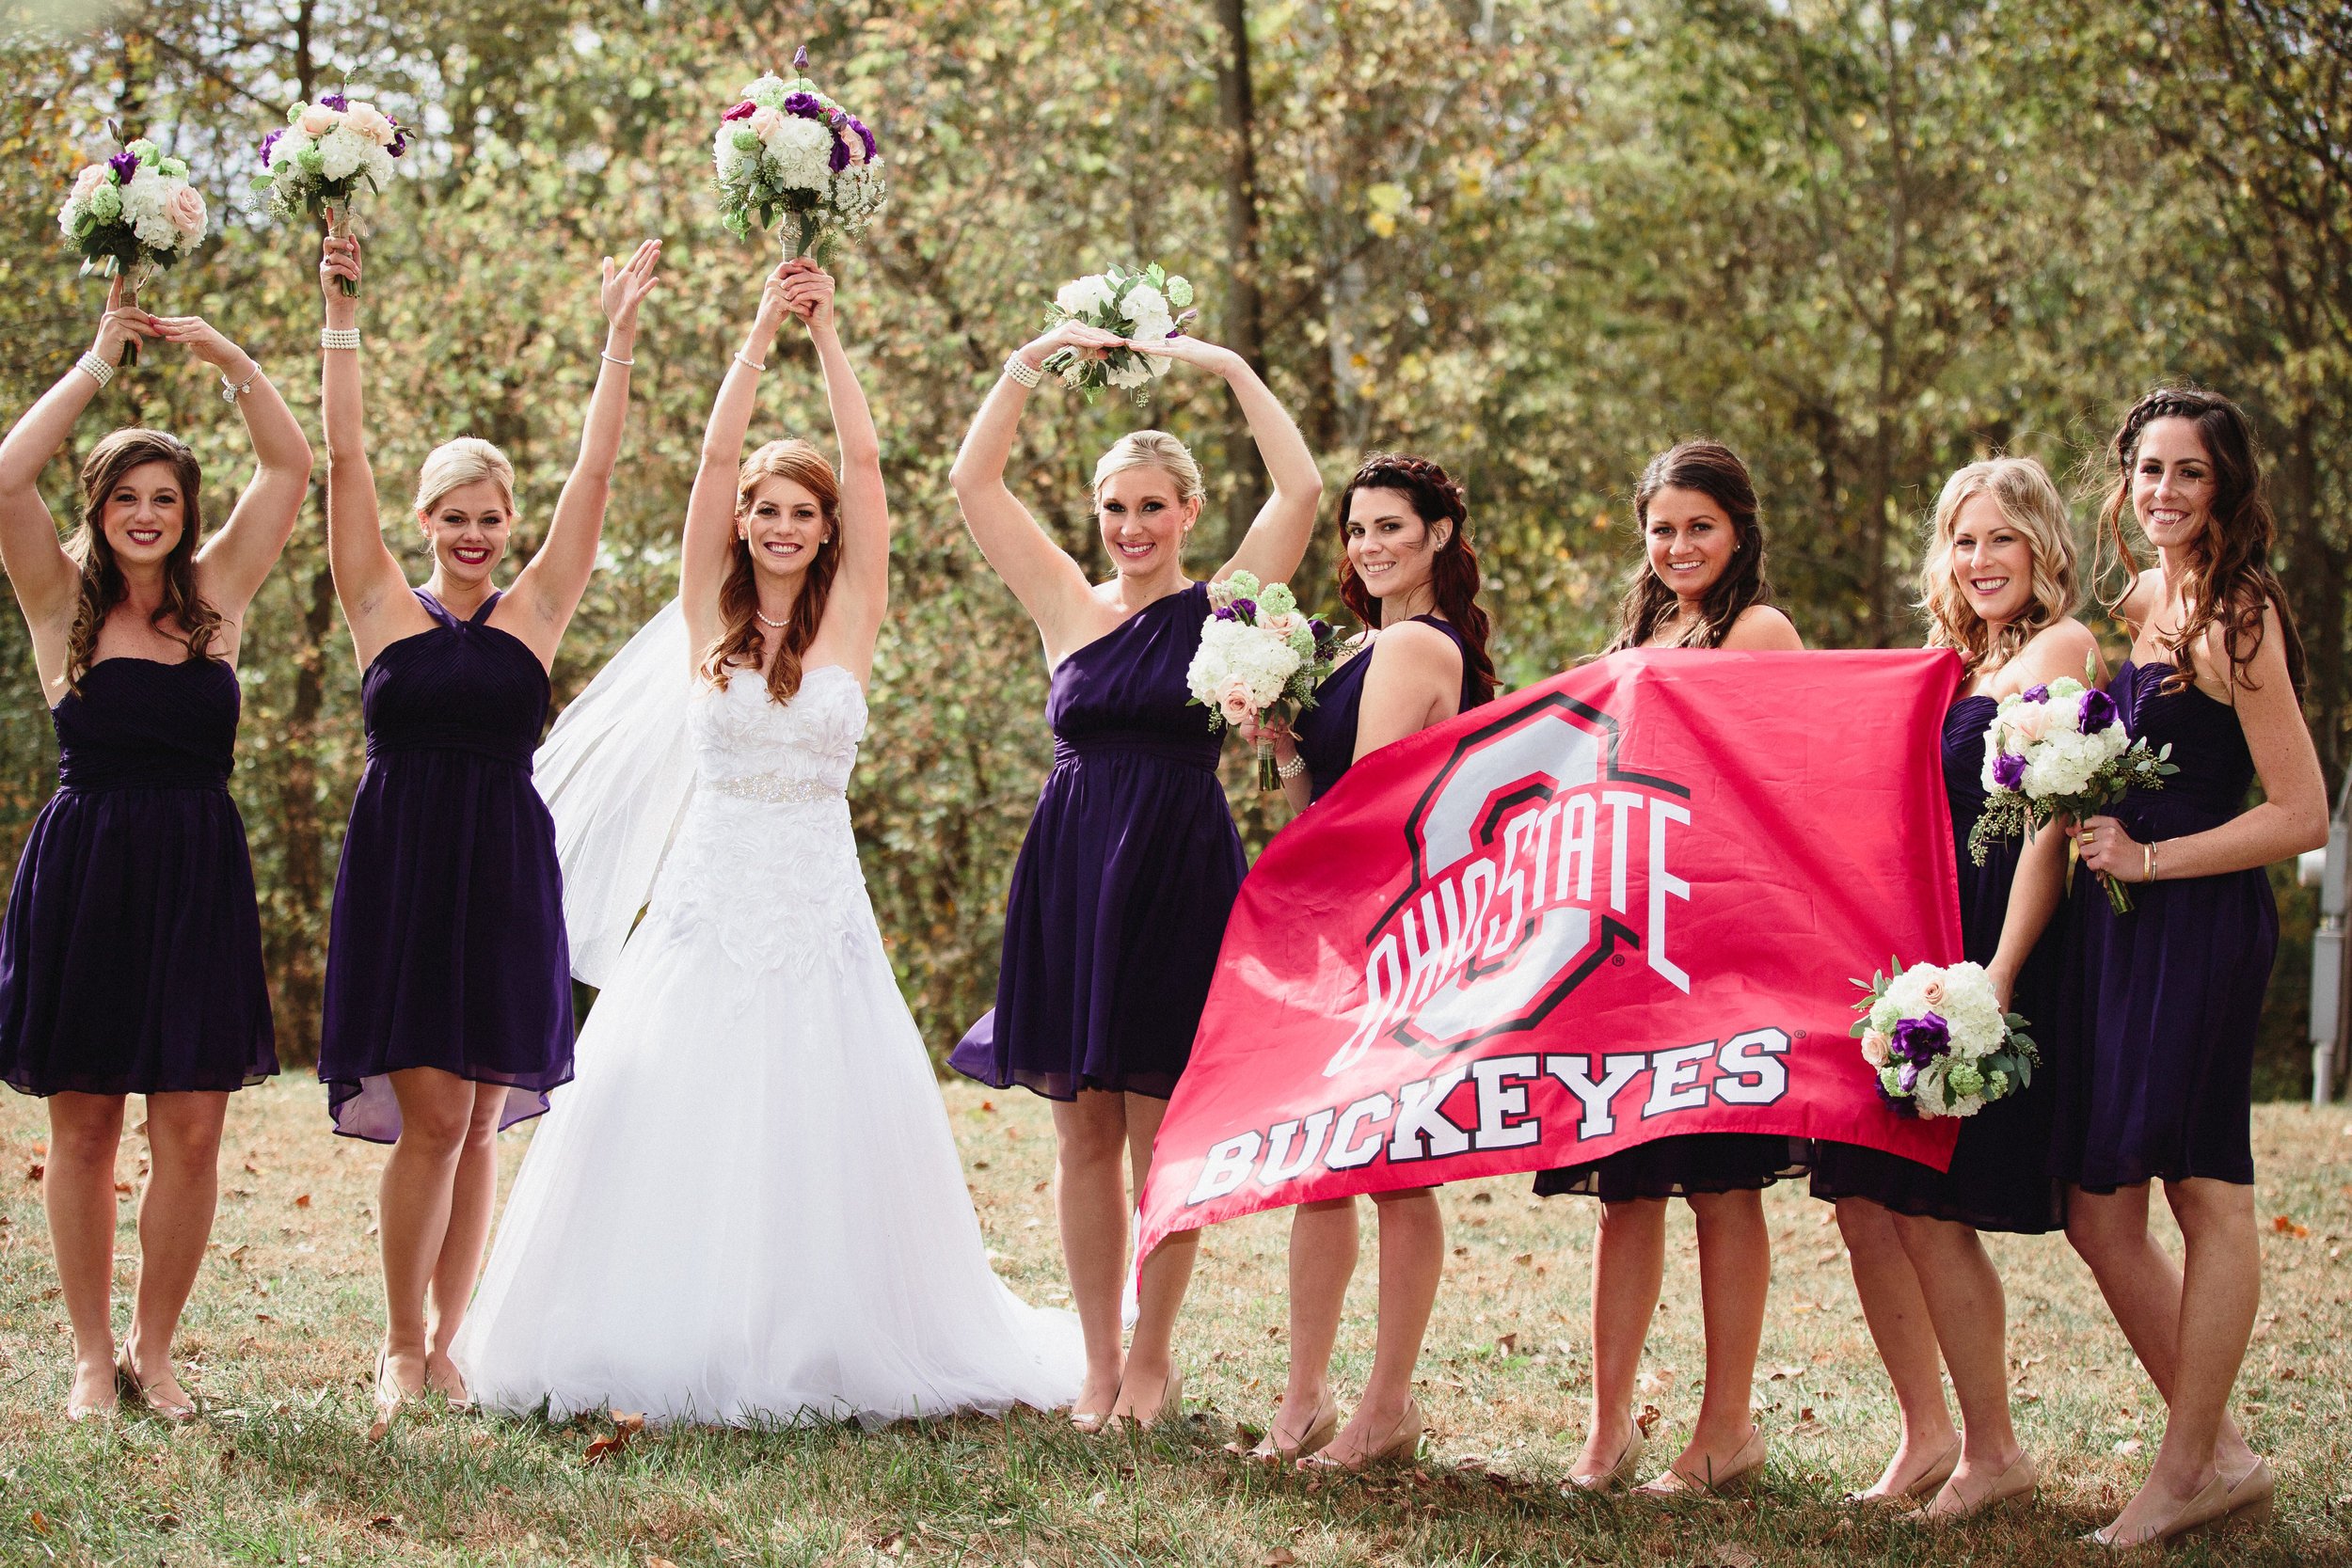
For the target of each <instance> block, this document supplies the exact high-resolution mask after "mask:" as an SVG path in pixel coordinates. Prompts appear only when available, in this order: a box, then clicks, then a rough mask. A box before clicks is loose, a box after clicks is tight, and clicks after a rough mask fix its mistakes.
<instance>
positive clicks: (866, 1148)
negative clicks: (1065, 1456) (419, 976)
mask: <svg viewBox="0 0 2352 1568" xmlns="http://www.w3.org/2000/svg"><path fill="white" fill-rule="evenodd" d="M665 613H666V614H668V615H669V616H670V617H671V618H672V619H673V620H675V608H673V610H670V611H668V612H665ZM670 630H671V636H670V638H669V641H668V642H667V643H665V645H664V647H663V648H662V650H661V652H662V654H663V657H679V655H680V652H682V649H683V633H682V631H678V630H677V629H676V628H675V626H673V627H671V628H670ZM656 632H657V627H654V626H649V627H648V628H647V631H646V632H645V633H644V634H641V638H650V637H654V636H655V634H656ZM623 657H628V655H626V654H625V655H624V656H623ZM682 667H683V662H682V659H681V663H680V665H679V666H677V668H682ZM601 679H602V677H601V676H600V677H599V680H601ZM688 689H689V688H688V686H687V684H686V683H685V682H682V681H679V682H675V683H672V697H671V701H670V704H669V707H670V709H671V711H672V712H673V713H675V708H676V705H677V703H678V701H680V700H683V702H684V704H685V725H684V729H685V734H686V736H688V737H689V739H690V740H691V754H692V759H693V769H692V781H691V796H690V797H688V798H687V800H686V804H685V807H684V811H683V813H682V815H678V816H675V833H674V834H671V835H669V836H668V839H667V843H666V846H663V847H664V848H665V850H666V852H665V853H664V854H663V855H662V856H661V858H660V870H659V874H658V876H656V877H654V879H653V882H652V893H651V897H650V900H649V902H648V903H647V906H646V910H645V914H644V920H643V922H642V923H640V924H639V925H637V927H636V928H635V929H634V930H633V931H630V932H628V936H627V941H626V944H625V945H621V946H619V947H618V956H617V958H613V959H612V960H611V966H610V972H609V974H602V975H599V976H596V977H597V978H601V979H603V980H604V981H605V986H604V989H603V990H602V993H601V994H600V995H599V996H598V997H597V999H596V1006H595V1008H594V1010H593V1011H592V1012H591V1013H590V1015H589V1019H588V1023H587V1026H586V1028H585V1029H584V1030H582V1032H581V1034H580V1041H579V1047H578V1052H577V1076H576V1077H575V1079H574V1081H573V1082H572V1083H571V1084H569V1085H565V1086H564V1087H563V1088H560V1089H558V1090H556V1091H555V1094H554V1096H553V1100H554V1107H553V1109H552V1110H551V1111H550V1112H549V1113H548V1116H547V1117H546V1118H545V1119H544V1120H542V1121H541V1122H540V1124H539V1128H538V1131H537V1132H536V1133H535V1135H534V1136H533V1137H532V1142H531V1148H530V1151H529V1153H528V1155H527V1156H526V1157H525V1159H524V1161H523V1166H522V1170H521V1172H520V1174H519V1175H518V1176H517V1177H516V1181H515V1188H514V1194H513V1196H512V1197H511V1198H510V1199H509V1200H508V1203H507V1206H506V1212H505V1216H504V1218H503V1220H502V1221H501V1224H500V1227H499V1230H498V1236H497V1241H496V1243H495V1244H494V1246H493V1247H492V1249H491V1254H490V1259H489V1263H488V1266H487V1268H486V1269H485V1273H484V1275H483V1279H482V1286H481V1290H480V1291H479V1292H478V1293H477V1295H476V1296H475V1298H474V1303H473V1306H472V1308H471V1312H470V1315H469V1317H468V1318H467V1320H466V1323H465V1324H464V1327H463V1329H462V1330H461V1332H460V1334H459V1336H458V1338H457V1341H456V1345H455V1347H454V1356H455V1359H456V1362H457V1365H458V1368H459V1370H461V1371H462V1372H463V1373H464V1375H465V1378H466V1381H467V1384H468V1385H469V1387H470V1388H471V1390H472V1392H473V1394H474V1395H475V1397H476V1398H477V1399H478V1400H479V1401H481V1402H482V1403H484V1404H485V1405H486V1406H488V1407H490V1408H492V1409H497V1410H503V1411H510V1412H529V1411H533V1410H536V1409H538V1408H539V1407H540V1405H541V1404H542V1403H544V1404H545V1405H546V1406H547V1409H548V1415H549V1416H550V1417H551V1418H555V1419H563V1418H567V1417H569V1416H570V1415H572V1414H573V1413H574V1412H577V1411H582V1410H597V1409H604V1408H608V1407H609V1408H611V1409H613V1410H620V1411H643V1412H644V1413H645V1415H646V1416H647V1418H649V1419H654V1420H688V1421H702V1422H724V1423H729V1424H738V1425H748V1424H763V1423H773V1422H790V1421H802V1420H812V1419H826V1418H846V1419H856V1420H859V1421H863V1422H866V1423H867V1424H869V1425H871V1424H879V1423H881V1422H883V1421H888V1420H894V1419H898V1418H906V1417H925V1416H939V1415H944V1414H947V1413H950V1412H955V1411H987V1412H1001V1411H1003V1410H1004V1409H1006V1408H1007V1407H1009V1406H1010V1405H1012V1404H1014V1403H1016V1402H1018V1403H1023V1404H1029V1405H1035V1406H1038V1407H1040V1408H1045V1409H1051V1408H1053V1407H1055V1406H1057V1405H1061V1404H1067V1403H1068V1402H1071V1401H1072V1400H1073V1399H1074V1398H1075V1397H1076V1396H1077V1392H1078V1387H1079V1384H1080V1382H1081V1380H1082V1377H1083V1373H1084V1352H1083V1349H1082V1346H1081V1343H1080V1339H1079V1335H1078V1325H1077V1321H1076V1319H1074V1318H1073V1317H1072V1316H1071V1315H1070V1314H1069V1313H1066V1312H1057V1311H1048V1310H1039V1309H1036V1308H1032V1307H1028V1306H1026V1305H1025V1304H1024V1303H1023V1302H1022V1301H1021V1300H1020V1299H1019V1298H1018V1297H1016V1296H1015V1295H1014V1294H1013V1293H1012V1291H1009V1290H1008V1289H1007V1288H1006V1287H1005V1285H1004V1284H1003V1283H1002V1282H1001V1281H1000V1280H998V1279H997V1277H996V1276H995V1275H994V1274H993V1272H992V1271H991V1269H990V1267H989V1262H988V1258H987V1254H986V1251H985V1249H984V1247H983V1244H982V1242H981V1238H980V1228H979V1223H978V1220H977V1218H976V1217H975V1215H974V1213H973V1210H972V1200H971V1196H970V1194H969V1193H968V1192H967V1191H966V1189H965V1187H964V1182H963V1172H962V1168H961V1164H960V1163H959V1161H958V1157H957V1153H956V1147H955V1142H954V1139H953V1136H952V1135H951V1134H950V1132H949V1131H948V1127H947V1117H946V1108H945V1106H944V1105H943V1104H942V1102H941V1100H940V1094H939V1085H938V1083H937V1081H936V1080H935V1079H934V1078H933V1076H932V1071H931V1066H930V1061H929V1059H928V1058H927V1057H926V1056H925V1054H924V1052H923V1046H922V1041H921V1039H920V1038H919V1037H917V1035H916V1032H915V1028H914V1019H913V1018H912V1017H911V1016H910V1015H909V1014H908V1011H907V1007H906V1003H905V1001H904V999H903V998H902V997H901V996H900V995H899V993H898V983H897V980H896V978H895V977H894V975H893V974H892V972H891V968H890V962H889V959H888V958H887V957H886V956H885V954H884V952H883V950H882V936H881V932H880V931H879V930H878V929H877V927H876V926H875V922H874V911H873V906H872V904H871V903H870V902H869V901H868V900H867V898H866V882H865V878H864V876H863V874H862V873H861V872H860V870H859V867H858V858H857V846H856V843H855V841H854V840H853V839H852V837H851V835H850V809H849V804H848V801H847V800H845V799H844V798H843V793H842V792H843V789H844V787H845V786H846V785H847V784H848V782H849V778H850V769H851V768H852V766H853V765H854V764H855V762H856V759H857V747H858V741H859V738H860V737H861V736H863V735H864V733H865V730H866V702H865V697H864V694H863V693H862V692H861V691H860V689H859V688H858V684H857V681H856V679H855V678H854V677H853V676H851V675H850V673H848V672H847V671H844V670H842V669H841V668H839V667H838V666H819V667H818V668H815V669H812V670H810V671H808V672H807V673H806V675H805V676H804V678H803V683H802V686H801V689H800V691H799V693H798V694H797V695H796V696H795V697H794V698H793V700H792V701H791V702H790V703H789V704H786V705H778V704H777V703H775V702H773V701H771V699H770V697H769V695H768V691H767V687H766V683H765V682H764V681H763V680H762V679H761V678H760V677H759V676H758V675H757V674H756V673H753V672H739V673H737V674H736V676H735V678H734V679H733V680H731V681H730V683H729V684H728V685H727V686H726V687H724V688H714V687H712V686H710V685H709V684H708V683H707V682H703V681H699V680H697V681H695V682H693V683H692V686H691V691H692V695H691V697H688V696H687V695H686V693H687V691H688ZM592 691H593V688H592ZM584 700H585V699H584V698H583V701H584ZM609 705H610V704H608V706H609ZM639 705H640V706H641V707H642V706H650V704H649V703H645V702H641V703H640V704H639ZM673 723H675V721H674V720H673ZM555 745H556V737H553V736H551V737H550V740H549V747H550V748H553V747H554V746H555ZM679 779H680V780H681V782H682V781H683V779H684V773H683V770H682V769H681V770H680V771H679ZM551 798H553V797H552V796H551ZM605 809H606V810H607V812H608V815H609V814H610V811H611V810H612V808H611V807H609V806H608V807H607V808H605ZM558 816H559V822H561V820H562V819H563V817H564V810H563V808H562V806H561V805H560V804H559V808H558ZM667 826H668V823H666V822H661V823H658V824H657V825H656V832H657V838H659V837H660V829H661V828H666V827H667ZM647 864H648V872H647V875H652V873H651V871H650V864H651V858H650V857H648V858H647ZM581 870H582V873H583V875H584V876H586V877H587V879H590V880H593V873H594V871H595V868H594V867H583V868H581ZM564 871H565V877H566V879H567V880H569V879H571V878H572V877H573V875H574V871H575V867H574V865H573V864H572V863H570V861H568V860H567V862H566V863H565V867H564ZM569 903H570V900H569V899H567V907H568V906H569ZM580 923H583V924H584V923H585V922H584V921H582V922H580ZM620 928H621V929H622V930H624V931H626V930H627V927H626V925H623V926H622V927H620ZM576 940H577V939H576ZM616 940H617V939H616ZM591 945H593V943H591Z"/></svg>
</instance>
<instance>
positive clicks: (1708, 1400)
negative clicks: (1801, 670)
mask: <svg viewBox="0 0 2352 1568" xmlns="http://www.w3.org/2000/svg"><path fill="white" fill-rule="evenodd" d="M1633 515H1634V517H1635V519H1636V521H1637V522H1638V523H1639V524H1640V527H1641V532H1642V540H1643V551H1644V554H1643V562H1642V564H1641V565H1640V566H1639V567H1637V568H1636V569H1635V571H1634V575H1633V579H1632V581H1631V582H1630V583H1629V584H1628V585H1627V588H1626V593H1625V598H1624V601H1623V603H1622V604H1621V606H1620V616H1621V619H1620V623H1619V626H1618V628H1617V635H1616V636H1615V637H1614V638H1613V639H1612V640H1611V641H1610V643H1609V646H1608V647H1607V648H1606V649H1604V650H1603V652H1604V653H1615V652H1616V651H1617V650H1618V649H1620V648H1721V649H1726V650H1732V651H1742V650H1744V651H1751V652H1771V651H1784V652H1785V651H1788V650H1792V649H1799V648H1802V647H1804V641H1802V640H1801V639H1800V638H1799V637H1798V636H1797V628H1796V627H1795V626H1791V625H1789V622H1788V616H1786V615H1783V614H1782V613H1781V612H1780V611H1779V610H1774V609H1773V608H1772V605H1771V604H1770V603H1769V602H1768V601H1769V600H1770V599H1771V597H1772V589H1771V587H1770V585H1769V584H1768V583H1767V581H1766V579H1765V576H1764V526H1763V523H1762V521H1761V520H1760V519H1759V518H1758V517H1757V515H1756V486H1755V484H1754V483H1752V482H1751V481H1750V480H1749V478H1748V469H1747V465H1745V464H1744V463H1741V462H1740V458H1739V454H1738V453H1736V452H1734V451H1732V450H1731V449H1730V448H1728V447H1725V446H1722V445H1720V444H1718V443H1716V442H1713V441H1685V442H1683V443H1682V444H1681V445H1680V446H1677V447H1676V448H1674V449H1673V450H1672V451H1666V452H1662V453H1661V454H1660V455H1658V456H1657V457H1654V458H1652V459H1651V460H1650V464H1649V467H1646V468H1645V469H1643V470H1642V479H1641V483H1639V484H1637V485H1636V486H1635V487H1634V491H1633ZM1805 1160H1806V1150H1805V1147H1804V1142H1803V1141H1802V1140H1800V1139H1794V1138H1779V1137H1767V1136H1764V1135H1762V1134H1759V1133H1746V1132H1697V1133H1688V1134H1685V1135H1683V1136H1680V1137H1670V1138H1656V1139H1652V1140H1651V1141H1650V1142H1648V1143H1645V1144H1638V1145H1636V1146H1635V1147H1633V1148H1629V1149H1625V1150H1623V1151H1621V1152H1619V1153H1615V1154H1611V1155H1606V1156H1604V1157H1603V1158H1601V1159H1599V1160H1597V1161H1594V1162H1592V1163H1590V1164H1580V1165H1569V1166H1565V1167H1564V1168H1561V1169H1558V1170H1549V1171H1544V1172H1541V1173H1539V1174H1538V1175H1537V1176H1536V1178H1535V1191H1536V1192H1538V1193H1540V1194H1542V1195H1544V1196H1547V1197H1549V1196H1555V1195H1557V1194H1562V1193H1576V1194H1581V1195H1583V1196H1589V1197H1597V1198H1599V1199H1600V1215H1601V1218H1600V1235H1599V1237H1598V1239H1597V1241H1596V1242H1595V1243H1594V1246H1593V1409H1592V1418H1591V1423H1590V1425H1589V1426H1588V1427H1587V1428H1586V1429H1585V1436H1584V1448H1583V1451H1582V1452H1581V1453H1580V1454H1579V1455H1578V1456H1577V1459H1576V1463H1575V1465H1574V1466H1573V1467H1572V1468H1571V1469H1570V1470H1569V1472H1568V1478H1567V1479H1568V1484H1569V1485H1571V1486H1573V1487H1577V1488H1579V1489H1581V1490H1587V1491H1591V1490H1597V1489H1600V1488H1605V1487H1611V1486H1615V1485H1618V1484H1620V1483H1622V1482H1624V1481H1629V1480H1630V1479H1631V1478H1632V1476H1633V1474H1634V1472H1635V1470H1636V1469H1637V1467H1638V1466H1639V1465H1640V1464H1641V1460H1642V1450H1643V1447H1644V1444H1643V1438H1642V1432H1641V1429H1640V1428H1639V1427H1637V1426H1635V1425H1634V1424H1633V1393H1634V1384H1635V1380H1636V1379H1637V1378H1638V1377H1639V1375H1640V1372H1641V1365H1642V1347H1643V1345H1644V1344H1645V1342H1646V1341H1647V1339H1648V1338H1649V1325H1650V1320H1651V1319H1652V1318H1654V1317H1656V1316H1657V1313H1658V1294H1659V1291H1660V1290H1661V1289H1662V1288H1663V1285H1664V1280H1665V1266H1666V1203H1667V1200H1668V1199H1669V1198H1674V1197H1679V1198H1681V1199H1683V1200H1684V1201H1685V1202H1687V1203H1688V1204H1690V1206H1691V1212H1692V1214H1693V1215H1694V1216H1695V1217H1696V1219H1697V1221H1698V1253H1699V1295H1700V1302H1701V1309H1702V1311H1703V1312H1704V1314H1705V1316H1706V1320H1707V1382H1706V1393H1705V1396H1704V1397H1703V1399H1702V1400H1701V1402H1700V1404H1699V1416H1698V1422H1697V1425H1696V1427H1695V1429H1694V1430H1693V1431H1692V1435H1691V1441H1690V1444H1689V1446H1688V1447H1686V1448H1685V1449H1683V1450H1682V1452H1681V1453H1680V1454H1679V1455H1678V1456H1677V1458H1676V1459H1675V1461H1674V1463H1673V1464H1672V1465H1669V1466H1668V1467H1667V1468H1666V1470H1665V1472H1664V1473H1663V1474H1661V1475H1660V1476H1659V1477H1657V1478H1656V1479H1655V1480H1653V1481H1650V1482H1649V1483H1648V1484H1647V1485H1645V1487H1644V1488H1643V1490H1644V1491H1645V1492H1652V1493H1676V1492H1689V1491H1703V1490H1706V1489H1708V1487H1710V1486H1714V1487H1720V1486H1724V1485H1727V1484H1729V1483H1731V1482H1733V1481H1739V1480H1740V1479H1741V1478H1743V1477H1746V1476H1747V1475H1749V1474H1751V1473H1752V1472H1754V1471H1755V1470H1756V1469H1757V1468H1758V1467H1760V1466H1761V1465H1763V1463H1764V1433H1763V1429H1762V1428H1760V1427H1758V1426H1757V1425H1756V1422H1755V1421H1754V1420H1753V1419H1752V1418H1750V1415H1749V1409H1748V1394H1749V1390H1750V1388H1751V1387H1752V1386H1753V1385H1754V1383H1755V1379H1756V1354H1757V1353H1758V1351H1759V1350H1760V1349H1761V1348H1762V1346H1763V1341H1764V1300H1765V1296H1766V1294H1767V1292H1768V1291H1769V1290H1770V1288H1771V1286H1772V1236H1771V1233H1770V1232H1769V1231H1767V1230H1766V1229H1765V1227H1764V1200H1763V1190H1764V1189H1765V1188H1766V1187H1769V1186H1771V1185H1772V1183H1773V1182H1775V1181H1777V1180H1780V1179H1781V1178H1782V1177H1784V1176H1793V1175H1795V1174H1797V1173H1798V1172H1799V1171H1801V1170H1803V1169H1804V1164H1805Z"/></svg>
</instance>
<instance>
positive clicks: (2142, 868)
mask: <svg viewBox="0 0 2352 1568" xmlns="http://www.w3.org/2000/svg"><path fill="white" fill-rule="evenodd" d="M2139 879H2140V880H2141V881H2143V882H2153V881H2154V880H2155V879H2156V846H2155V844H2154V842H2153V840H2152V841H2150V842H2149V843H2146V844H2143V845H2141V846H2140V847H2139Z"/></svg>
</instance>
